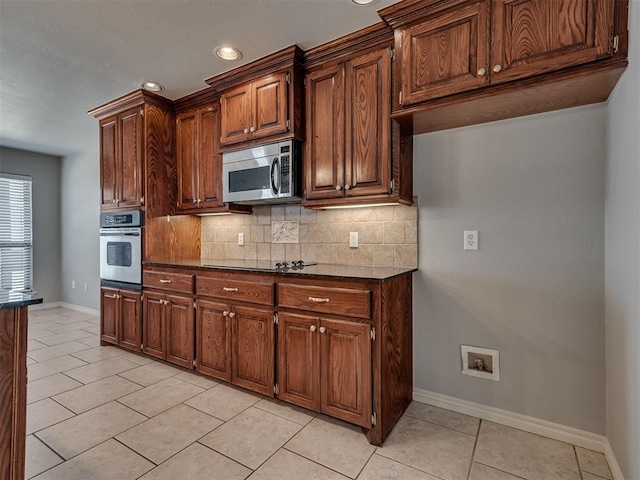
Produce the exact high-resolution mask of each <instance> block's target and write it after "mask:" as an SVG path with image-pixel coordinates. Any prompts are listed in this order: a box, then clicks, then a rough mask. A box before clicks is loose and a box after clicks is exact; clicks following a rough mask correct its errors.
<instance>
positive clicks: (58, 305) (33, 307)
mask: <svg viewBox="0 0 640 480" xmlns="http://www.w3.org/2000/svg"><path fill="white" fill-rule="evenodd" d="M50 308H66V309H68V310H75V311H76V312H82V313H87V314H89V315H100V311H99V310H96V309H95V308H89V307H82V306H80V305H74V304H73V303H67V302H47V303H40V304H38V305H30V306H29V310H48V309H50Z"/></svg>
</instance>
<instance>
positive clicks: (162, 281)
mask: <svg viewBox="0 0 640 480" xmlns="http://www.w3.org/2000/svg"><path fill="white" fill-rule="evenodd" d="M160 283H171V280H165V279H163V278H161V279H160Z"/></svg>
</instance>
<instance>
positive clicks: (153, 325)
mask: <svg viewBox="0 0 640 480" xmlns="http://www.w3.org/2000/svg"><path fill="white" fill-rule="evenodd" d="M143 298H144V300H143V308H142V351H143V352H144V353H148V354H149V355H153V356H154V357H158V358H163V359H164V358H166V356H167V355H166V354H167V350H166V343H165V342H166V338H167V334H166V324H165V318H164V302H165V295H163V294H161V293H156V292H144V297H143Z"/></svg>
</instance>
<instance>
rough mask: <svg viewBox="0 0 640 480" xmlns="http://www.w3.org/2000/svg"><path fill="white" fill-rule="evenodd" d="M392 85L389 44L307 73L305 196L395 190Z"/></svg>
mask: <svg viewBox="0 0 640 480" xmlns="http://www.w3.org/2000/svg"><path fill="white" fill-rule="evenodd" d="M390 90H391V52H390V50H389V48H383V49H380V50H375V51H373V52H370V53H366V54H364V55H361V56H358V57H355V58H353V59H351V60H348V61H346V62H343V63H340V64H338V65H331V66H328V67H325V68H322V69H319V70H314V71H312V72H310V73H309V74H308V75H307V93H306V100H307V141H306V152H305V153H306V154H305V156H304V164H305V168H304V170H305V193H304V198H305V200H306V201H309V200H320V199H343V198H348V197H362V196H367V195H380V194H388V193H390V178H391V177H390V172H391V161H392V159H391V120H390V117H389V116H390V113H391V93H390Z"/></svg>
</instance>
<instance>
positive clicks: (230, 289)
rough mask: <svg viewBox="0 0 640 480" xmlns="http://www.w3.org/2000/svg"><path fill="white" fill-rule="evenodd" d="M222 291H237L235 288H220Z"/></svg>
mask: <svg viewBox="0 0 640 480" xmlns="http://www.w3.org/2000/svg"><path fill="white" fill-rule="evenodd" d="M222 289H223V290H224V291H225V292H237V291H238V289H237V288H231V287H222Z"/></svg>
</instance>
